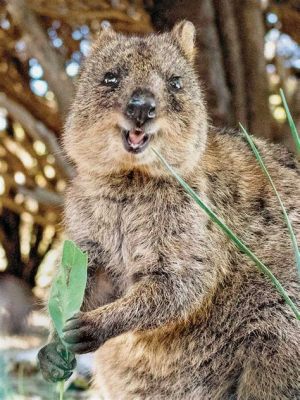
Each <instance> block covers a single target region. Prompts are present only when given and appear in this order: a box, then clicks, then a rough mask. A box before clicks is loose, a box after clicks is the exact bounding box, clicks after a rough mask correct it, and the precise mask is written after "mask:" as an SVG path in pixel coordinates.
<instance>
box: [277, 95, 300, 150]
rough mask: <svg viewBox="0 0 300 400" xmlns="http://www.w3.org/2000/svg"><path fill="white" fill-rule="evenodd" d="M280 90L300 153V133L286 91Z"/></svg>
mask: <svg viewBox="0 0 300 400" xmlns="http://www.w3.org/2000/svg"><path fill="white" fill-rule="evenodd" d="M279 91H280V96H281V98H282V102H283V105H284V108H285V112H286V115H287V119H288V122H289V125H290V130H291V134H292V136H293V139H294V142H295V145H296V151H297V153H300V137H299V133H298V131H297V128H296V125H295V122H294V120H293V117H292V115H291V113H290V109H289V106H288V103H287V101H286V98H285V95H284V92H283V90H282V89H280V90H279Z"/></svg>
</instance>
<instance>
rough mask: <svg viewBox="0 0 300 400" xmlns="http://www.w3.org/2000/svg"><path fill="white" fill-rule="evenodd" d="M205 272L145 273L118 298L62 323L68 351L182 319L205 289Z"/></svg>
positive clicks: (80, 350)
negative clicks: (64, 324)
mask: <svg viewBox="0 0 300 400" xmlns="http://www.w3.org/2000/svg"><path fill="white" fill-rule="evenodd" d="M192 272H194V273H192ZM205 275H206V278H208V276H207V274H205V273H204V274H203V271H202V273H199V272H198V274H195V271H188V270H187V271H186V272H185V273H177V274H176V273H174V272H170V273H167V272H163V271H161V272H159V273H156V274H151V275H150V276H144V277H142V278H141V279H140V280H139V281H138V282H137V283H135V284H134V285H133V286H132V287H131V289H130V290H129V291H128V293H127V294H126V295H125V296H124V297H122V298H120V299H118V300H117V301H115V302H113V303H111V304H107V305H105V306H103V307H99V308H97V309H95V310H93V311H89V312H86V313H78V314H76V315H75V316H74V317H73V318H71V319H70V320H69V321H68V322H67V324H66V326H65V329H64V332H65V336H64V340H65V341H66V342H67V343H68V345H69V348H70V350H71V351H73V352H75V353H87V352H90V351H95V350H96V349H97V348H98V347H99V346H101V345H102V344H103V343H104V342H105V341H107V340H108V339H110V338H113V337H116V336H118V335H120V334H122V333H125V332H129V331H136V330H144V329H153V328H157V327H160V326H162V325H164V324H166V323H169V322H172V321H175V320H178V319H182V318H185V317H187V316H188V315H189V314H190V313H191V311H192V310H193V309H195V308H197V307H199V305H200V304H201V302H202V301H203V298H204V296H205V294H206V293H207V292H208V285H207V284H205V282H204V281H203V276H205ZM207 281H208V280H207Z"/></svg>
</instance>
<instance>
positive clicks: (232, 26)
mask: <svg viewBox="0 0 300 400" xmlns="http://www.w3.org/2000/svg"><path fill="white" fill-rule="evenodd" d="M214 5H215V10H216V16H217V27H218V31H219V37H220V42H221V49H222V54H223V59H224V65H225V74H226V77H227V82H228V87H229V89H230V91H231V95H232V111H233V121H232V123H233V124H237V122H241V123H242V124H243V125H244V126H245V127H248V121H247V105H246V98H245V93H246V85H245V68H244V65H243V60H242V49H241V43H240V38H239V32H238V26H237V23H236V17H235V12H234V11H235V10H234V6H233V2H232V0H222V1H219V0H214Z"/></svg>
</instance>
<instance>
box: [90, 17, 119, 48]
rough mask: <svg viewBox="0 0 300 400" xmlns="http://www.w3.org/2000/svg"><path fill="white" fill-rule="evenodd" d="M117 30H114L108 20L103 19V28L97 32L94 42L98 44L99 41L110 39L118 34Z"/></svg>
mask: <svg viewBox="0 0 300 400" xmlns="http://www.w3.org/2000/svg"><path fill="white" fill-rule="evenodd" d="M116 34H117V33H116V32H115V31H114V29H113V27H112V25H111V24H110V23H109V22H108V21H103V22H102V24H101V30H100V31H99V33H98V34H97V36H96V37H95V40H94V44H98V43H99V42H102V41H105V40H110V39H112V38H113V37H114V36H116Z"/></svg>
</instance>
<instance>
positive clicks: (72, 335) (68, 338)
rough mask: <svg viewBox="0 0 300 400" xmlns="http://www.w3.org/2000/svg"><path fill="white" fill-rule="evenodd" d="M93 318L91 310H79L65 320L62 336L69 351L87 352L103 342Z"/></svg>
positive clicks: (102, 336) (101, 334) (95, 348)
mask: <svg viewBox="0 0 300 400" xmlns="http://www.w3.org/2000/svg"><path fill="white" fill-rule="evenodd" d="M95 320H96V318H95V316H93V314H92V312H79V313H77V314H75V315H74V316H73V317H72V318H70V319H68V320H67V322H66V325H65V327H64V329H63V332H64V337H63V338H64V342H65V343H66V344H67V346H68V349H69V350H70V351H72V352H73V353H77V354H83V353H89V352H91V351H96V350H97V349H98V348H99V347H100V346H101V345H102V344H103V343H104V342H105V337H104V335H103V333H101V328H100V329H99V324H96V321H95Z"/></svg>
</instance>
